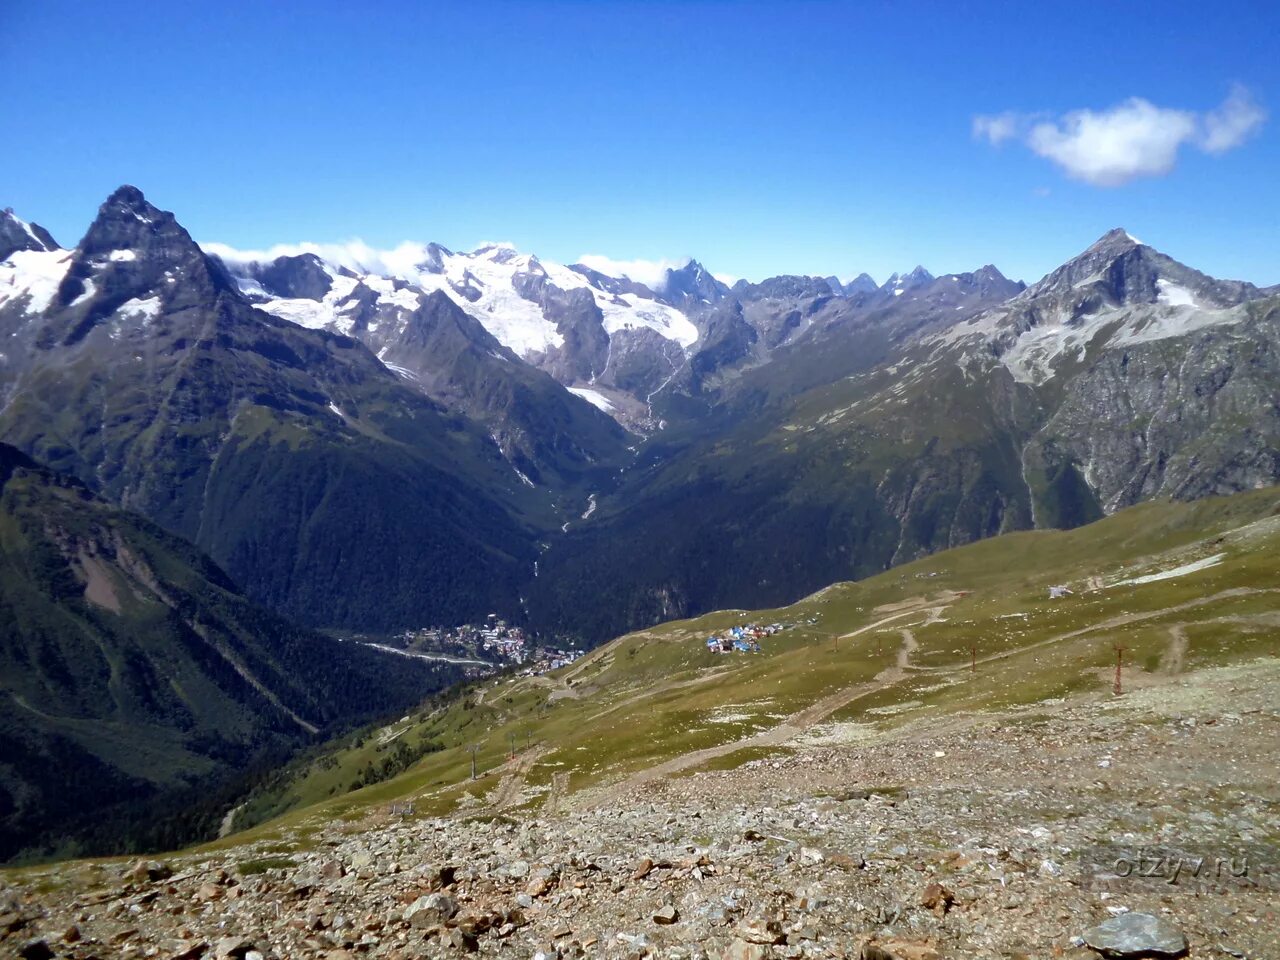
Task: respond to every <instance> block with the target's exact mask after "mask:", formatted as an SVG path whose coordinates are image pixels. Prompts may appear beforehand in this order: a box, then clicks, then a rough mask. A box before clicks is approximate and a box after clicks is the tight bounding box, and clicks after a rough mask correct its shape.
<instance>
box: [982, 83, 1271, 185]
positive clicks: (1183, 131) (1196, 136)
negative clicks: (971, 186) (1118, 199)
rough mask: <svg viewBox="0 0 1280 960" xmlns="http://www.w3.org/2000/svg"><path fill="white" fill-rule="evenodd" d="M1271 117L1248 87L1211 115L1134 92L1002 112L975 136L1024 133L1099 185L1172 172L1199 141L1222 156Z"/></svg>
mask: <svg viewBox="0 0 1280 960" xmlns="http://www.w3.org/2000/svg"><path fill="white" fill-rule="evenodd" d="M1265 119H1266V112H1265V111H1264V110H1263V109H1262V107H1261V106H1259V105H1258V103H1257V102H1256V101H1255V100H1254V99H1253V97H1252V96H1251V95H1250V94H1249V92H1248V90H1246V89H1245V88H1244V87H1240V86H1236V87H1233V88H1232V90H1231V93H1230V94H1229V95H1228V97H1227V98H1226V100H1224V101H1223V102H1222V104H1221V105H1220V106H1218V107H1216V108H1215V109H1213V110H1210V111H1208V112H1206V113H1202V114H1201V113H1196V112H1194V111H1191V110H1177V109H1174V108H1171V107H1158V106H1156V105H1155V104H1153V103H1152V102H1151V101H1149V100H1145V99H1143V98H1141V97H1131V98H1129V99H1128V100H1125V101H1124V102H1123V103H1120V104H1118V105H1116V106H1114V107H1111V108H1110V109H1107V110H1096V111H1095V110H1087V109H1085V110H1073V111H1071V112H1070V113H1067V114H1065V115H1063V116H1062V117H1059V118H1056V119H1052V118H1045V117H1043V116H1039V117H1037V116H1027V115H1019V114H1014V113H1002V114H995V115H988V116H978V117H974V120H973V133H974V136H975V137H978V138H979V139H985V140H987V141H989V142H990V143H991V144H993V145H999V144H1001V143H1003V142H1005V141H1006V140H1009V139H1013V138H1017V139H1019V140H1021V141H1022V142H1023V143H1025V144H1026V146H1027V147H1029V148H1030V149H1031V150H1032V152H1034V153H1036V154H1038V155H1039V156H1041V157H1044V158H1045V159H1047V160H1049V161H1051V162H1053V163H1055V164H1057V166H1058V167H1060V168H1061V169H1062V171H1063V172H1064V173H1066V174H1067V176H1069V177H1072V178H1073V179H1076V180H1083V181H1084V182H1085V183H1091V184H1093V185H1095V186H1099V187H1116V186H1120V185H1121V184H1125V183H1128V182H1130V181H1131V180H1136V179H1137V178H1139V177H1158V176H1164V175H1165V174H1167V173H1169V171H1171V170H1172V169H1173V168H1174V166H1175V165H1176V164H1177V162H1178V152H1179V151H1180V150H1181V149H1182V148H1183V147H1184V146H1186V145H1191V146H1193V147H1196V148H1197V149H1199V150H1202V151H1204V152H1205V153H1212V154H1219V153H1224V152H1226V151H1227V150H1231V149H1233V148H1235V147H1238V146H1240V145H1241V144H1242V143H1244V141H1245V140H1247V139H1248V138H1249V136H1250V135H1251V134H1253V133H1254V132H1255V131H1256V130H1257V129H1258V128H1259V127H1260V126H1261V125H1262V123H1263V121H1264V120H1265Z"/></svg>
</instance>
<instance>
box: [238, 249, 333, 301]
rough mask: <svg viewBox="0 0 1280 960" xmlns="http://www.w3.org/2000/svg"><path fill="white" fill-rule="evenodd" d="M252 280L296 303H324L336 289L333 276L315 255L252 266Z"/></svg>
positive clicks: (278, 259)
mask: <svg viewBox="0 0 1280 960" xmlns="http://www.w3.org/2000/svg"><path fill="white" fill-rule="evenodd" d="M246 270H247V272H248V274H249V276H251V277H253V279H255V280H257V281H258V283H260V284H261V285H262V288H263V289H264V290H265V291H267V292H268V293H270V294H271V295H272V296H276V297H288V298H290V299H295V300H323V299H324V297H325V294H327V293H328V292H329V291H330V290H332V289H333V276H332V274H331V273H330V272H329V270H328V269H327V268H326V266H325V263H324V261H323V260H321V259H320V258H319V257H318V256H316V255H315V254H314V253H301V254H298V255H296V256H286V257H276V258H275V259H274V260H272V261H271V262H270V263H253V264H249V265H248V266H247V268H246Z"/></svg>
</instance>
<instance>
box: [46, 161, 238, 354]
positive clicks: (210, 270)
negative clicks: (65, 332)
mask: <svg viewBox="0 0 1280 960" xmlns="http://www.w3.org/2000/svg"><path fill="white" fill-rule="evenodd" d="M223 293H225V294H230V295H233V296H235V297H236V298H237V299H238V298H239V292H238V290H237V288H236V285H235V282H234V281H233V280H232V279H231V276H230V274H228V273H227V271H226V270H225V269H224V268H223V267H222V265H221V264H220V263H218V262H216V261H214V260H212V259H210V258H209V257H208V256H206V255H205V253H204V251H202V250H201V249H200V247H199V246H198V245H197V244H196V242H195V241H194V240H192V239H191V234H189V233H188V232H187V231H186V229H184V228H183V226H182V225H181V224H180V223H178V221H177V219H175V217H174V216H173V214H172V213H169V212H168V211H166V210H161V209H159V208H158V207H156V206H153V205H152V204H151V203H150V202H148V200H147V198H146V197H144V196H143V195H142V191H141V190H139V189H138V188H137V187H131V186H123V187H120V188H119V189H118V190H116V191H115V192H114V193H113V194H111V196H110V197H108V198H107V200H106V202H105V203H103V204H102V206H101V207H99V208H98V215H97V217H96V218H95V219H94V221H93V223H92V224H90V226H89V229H88V231H87V232H86V233H85V235H84V238H83V239H82V240H81V241H80V243H79V245H78V246H77V247H76V250H75V253H74V257H73V259H72V262H71V265H70V268H69V269H68V270H67V272H66V275H65V277H64V278H63V279H62V282H61V283H60V284H59V286H58V292H57V295H56V297H55V298H54V301H53V306H54V307H55V308H75V310H73V311H72V312H76V311H79V312H80V313H82V314H83V315H84V317H85V320H84V321H83V322H80V323H79V325H78V326H77V327H76V329H77V330H78V331H79V333H80V334H83V332H84V331H85V330H87V329H88V327H89V326H90V325H91V323H90V321H96V320H101V319H103V318H105V317H107V316H108V315H110V314H111V313H113V312H114V311H115V310H116V309H117V308H120V307H121V306H122V305H125V304H127V303H129V302H130V301H133V300H139V301H146V303H147V304H149V306H148V307H147V312H150V311H153V310H156V309H160V306H161V305H164V306H173V305H188V304H197V303H204V302H206V301H207V300H208V299H209V298H210V297H212V296H215V295H217V294H223ZM135 312H136V311H135Z"/></svg>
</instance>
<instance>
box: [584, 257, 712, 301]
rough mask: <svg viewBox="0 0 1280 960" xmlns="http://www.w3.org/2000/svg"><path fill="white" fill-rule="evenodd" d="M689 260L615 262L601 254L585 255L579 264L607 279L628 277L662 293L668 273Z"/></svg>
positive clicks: (683, 258) (684, 264) (682, 258)
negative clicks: (601, 274)
mask: <svg viewBox="0 0 1280 960" xmlns="http://www.w3.org/2000/svg"><path fill="white" fill-rule="evenodd" d="M689 260H690V258H689V257H681V258H680V259H677V260H613V259H611V258H609V257H605V256H602V255H600V254H595V253H584V254H583V255H582V256H580V257H579V258H578V260H577V262H578V263H580V264H582V265H583V266H584V267H589V268H591V269H592V270H595V271H597V272H598V273H603V274H604V275H605V276H607V277H626V278H627V279H629V280H634V281H635V282H636V283H643V284H644V285H645V286H646V287H648V288H649V289H650V290H652V291H654V292H655V293H661V292H662V288H663V287H664V286H665V285H666V282H667V271H668V270H679V269H680V268H681V267H683V266H686V265H687V264H688V263H689Z"/></svg>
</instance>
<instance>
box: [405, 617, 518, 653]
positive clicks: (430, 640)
mask: <svg viewBox="0 0 1280 960" xmlns="http://www.w3.org/2000/svg"><path fill="white" fill-rule="evenodd" d="M398 639H400V640H402V641H404V644H405V646H406V647H408V648H409V649H411V650H412V649H429V650H439V651H449V650H454V651H457V652H459V653H463V654H470V655H472V656H479V657H481V658H483V659H485V660H496V661H498V662H501V661H503V660H509V661H511V662H512V663H516V664H521V663H524V662H525V661H526V660H528V659H529V656H530V652H529V638H528V637H527V636H526V635H525V632H524V630H523V629H521V628H520V627H516V626H512V625H511V624H509V623H507V621H505V620H503V619H502V618H501V617H499V616H498V615H497V614H496V613H491V614H489V616H488V617H486V618H485V621H484V623H481V624H475V623H464V624H463V625H462V626H460V627H422V628H419V629H417V630H406V631H405V632H404V633H402V634H400V636H399V638H398Z"/></svg>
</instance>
